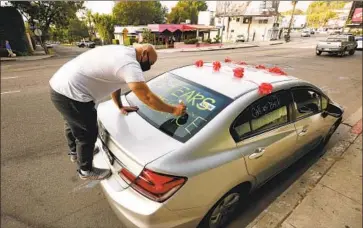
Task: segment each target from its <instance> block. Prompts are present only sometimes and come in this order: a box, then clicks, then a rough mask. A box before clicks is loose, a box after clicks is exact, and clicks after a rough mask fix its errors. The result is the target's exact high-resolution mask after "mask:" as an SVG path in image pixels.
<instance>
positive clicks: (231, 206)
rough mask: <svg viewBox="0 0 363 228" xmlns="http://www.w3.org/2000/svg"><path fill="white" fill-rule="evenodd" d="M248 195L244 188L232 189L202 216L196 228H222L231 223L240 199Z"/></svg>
mask: <svg viewBox="0 0 363 228" xmlns="http://www.w3.org/2000/svg"><path fill="white" fill-rule="evenodd" d="M247 195H248V191H247V189H246V188H242V189H241V188H234V189H232V190H231V191H229V192H228V193H226V194H225V195H224V196H223V197H222V198H221V199H220V200H218V202H217V203H216V204H214V206H213V207H212V208H211V209H210V210H209V211H208V213H207V214H206V215H205V216H204V218H203V220H202V221H201V222H200V224H199V225H198V228H224V227H226V226H225V225H226V223H227V222H230V221H231V218H232V217H233V215H234V212H235V211H236V209H237V208H238V206H240V202H241V201H242V199H245V198H246V196H247Z"/></svg>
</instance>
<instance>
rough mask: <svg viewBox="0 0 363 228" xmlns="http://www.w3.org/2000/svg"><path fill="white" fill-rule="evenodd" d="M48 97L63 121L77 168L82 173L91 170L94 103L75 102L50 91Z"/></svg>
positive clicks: (94, 139)
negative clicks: (74, 154)
mask: <svg viewBox="0 0 363 228" xmlns="http://www.w3.org/2000/svg"><path fill="white" fill-rule="evenodd" d="M50 96H51V100H52V102H53V104H54V106H55V108H56V109H57V110H58V111H59V112H60V113H61V114H62V116H63V118H64V120H65V134H66V138H67V141H68V147H69V149H70V150H71V151H72V152H77V157H78V159H77V160H78V166H79V168H80V169H82V170H84V171H87V170H91V168H92V161H93V150H94V147H95V142H96V140H97V135H98V126H97V111H96V109H95V103H94V102H93V101H90V102H79V101H75V100H72V99H70V98H68V97H66V96H63V95H62V94H59V93H57V92H56V91H54V90H52V89H51V91H50Z"/></svg>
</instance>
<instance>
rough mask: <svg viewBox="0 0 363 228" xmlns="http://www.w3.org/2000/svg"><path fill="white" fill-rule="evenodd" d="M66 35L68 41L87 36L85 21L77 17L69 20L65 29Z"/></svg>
mask: <svg viewBox="0 0 363 228" xmlns="http://www.w3.org/2000/svg"><path fill="white" fill-rule="evenodd" d="M67 35H68V40H69V42H73V41H74V40H81V39H83V38H85V37H88V36H89V34H88V28H87V26H86V24H85V22H83V21H80V20H79V19H78V18H76V19H72V20H70V22H69V26H68V29H67Z"/></svg>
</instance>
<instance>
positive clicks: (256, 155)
mask: <svg viewBox="0 0 363 228" xmlns="http://www.w3.org/2000/svg"><path fill="white" fill-rule="evenodd" d="M264 153H265V148H261V147H260V148H257V149H256V152H255V153H253V154H251V155H250V156H248V158H249V159H257V158H259V157H261V156H262V155H263V154H264Z"/></svg>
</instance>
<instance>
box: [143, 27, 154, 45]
mask: <svg viewBox="0 0 363 228" xmlns="http://www.w3.org/2000/svg"><path fill="white" fill-rule="evenodd" d="M142 43H148V44H152V43H154V34H153V33H152V32H151V30H150V29H144V30H143V31H142Z"/></svg>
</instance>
